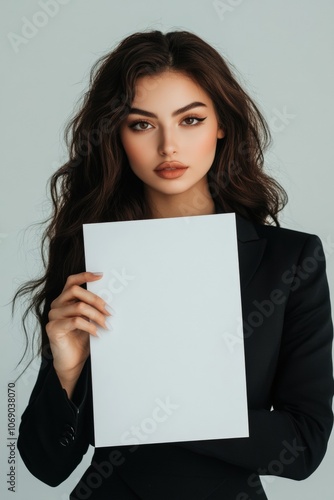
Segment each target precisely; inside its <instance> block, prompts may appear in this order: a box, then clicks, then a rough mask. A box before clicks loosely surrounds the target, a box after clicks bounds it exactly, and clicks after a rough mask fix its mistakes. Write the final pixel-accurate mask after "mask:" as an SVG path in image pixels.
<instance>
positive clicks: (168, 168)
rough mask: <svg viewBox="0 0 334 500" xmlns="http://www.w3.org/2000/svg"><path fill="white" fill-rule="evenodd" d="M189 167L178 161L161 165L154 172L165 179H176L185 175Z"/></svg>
mask: <svg viewBox="0 0 334 500" xmlns="http://www.w3.org/2000/svg"><path fill="white" fill-rule="evenodd" d="M187 168H188V167H186V165H183V163H180V162H178V161H165V162H163V163H160V164H159V165H158V166H157V167H156V168H155V169H154V172H155V173H156V174H157V175H158V176H159V177H162V178H163V179H176V178H178V177H181V175H183V174H184V173H185V171H186V170H187Z"/></svg>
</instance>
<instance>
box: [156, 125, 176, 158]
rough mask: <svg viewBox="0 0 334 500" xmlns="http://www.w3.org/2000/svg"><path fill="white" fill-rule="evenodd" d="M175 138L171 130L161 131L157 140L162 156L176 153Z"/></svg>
mask: <svg viewBox="0 0 334 500" xmlns="http://www.w3.org/2000/svg"><path fill="white" fill-rule="evenodd" d="M176 151H177V146H176V138H175V135H174V134H173V133H172V132H171V131H162V132H161V135H160V141H159V154H161V155H162V156H170V155H173V154H174V153H176Z"/></svg>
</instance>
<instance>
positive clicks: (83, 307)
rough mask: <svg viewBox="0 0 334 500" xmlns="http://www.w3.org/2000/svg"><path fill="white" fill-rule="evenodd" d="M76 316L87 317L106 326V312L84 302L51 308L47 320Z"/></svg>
mask: <svg viewBox="0 0 334 500" xmlns="http://www.w3.org/2000/svg"><path fill="white" fill-rule="evenodd" d="M76 316H81V317H84V318H87V319H88V320H91V321H94V322H95V323H97V324H98V325H100V326H102V327H103V328H106V314H105V313H102V312H100V311H99V310H98V309H97V308H96V307H92V306H91V305H89V304H87V303H86V302H75V303H72V304H69V305H67V306H64V307H56V308H51V309H50V311H49V321H57V320H62V319H66V318H74V317H76Z"/></svg>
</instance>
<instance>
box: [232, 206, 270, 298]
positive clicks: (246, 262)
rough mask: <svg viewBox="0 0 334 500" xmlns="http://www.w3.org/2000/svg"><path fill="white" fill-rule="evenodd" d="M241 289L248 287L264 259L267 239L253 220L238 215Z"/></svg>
mask: <svg viewBox="0 0 334 500" xmlns="http://www.w3.org/2000/svg"><path fill="white" fill-rule="evenodd" d="M236 224H237V237H238V253H239V271H240V285H241V289H244V288H246V286H247V285H248V283H249V282H250V280H251V279H252V277H253V276H254V274H255V272H256V270H257V268H258V267H259V265H260V262H261V260H262V257H263V254H264V250H265V248H266V244H267V240H266V239H264V238H260V237H259V235H258V234H257V232H256V229H255V227H254V225H253V223H252V222H250V221H248V220H246V219H244V218H243V217H240V216H239V215H236Z"/></svg>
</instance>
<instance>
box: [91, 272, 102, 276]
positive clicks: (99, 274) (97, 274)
mask: <svg viewBox="0 0 334 500" xmlns="http://www.w3.org/2000/svg"><path fill="white" fill-rule="evenodd" d="M92 274H94V276H103V273H100V272H96V273H92Z"/></svg>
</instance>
